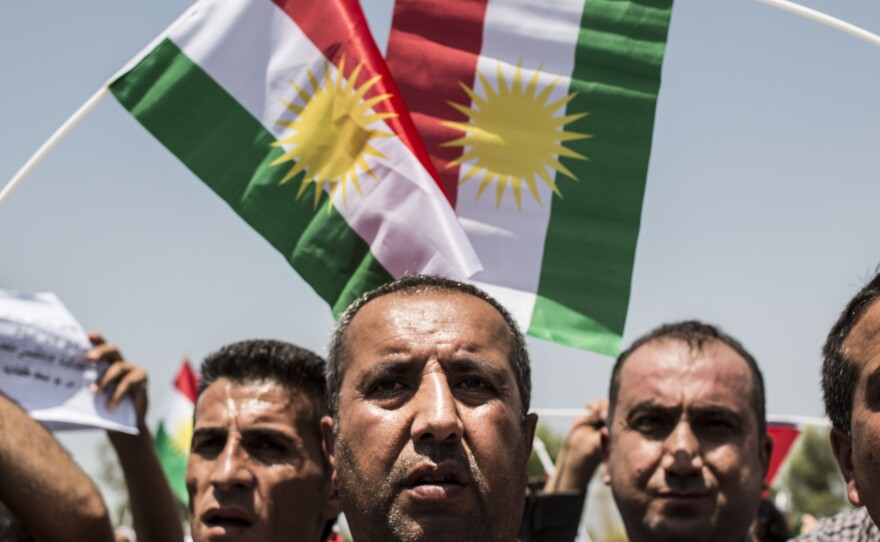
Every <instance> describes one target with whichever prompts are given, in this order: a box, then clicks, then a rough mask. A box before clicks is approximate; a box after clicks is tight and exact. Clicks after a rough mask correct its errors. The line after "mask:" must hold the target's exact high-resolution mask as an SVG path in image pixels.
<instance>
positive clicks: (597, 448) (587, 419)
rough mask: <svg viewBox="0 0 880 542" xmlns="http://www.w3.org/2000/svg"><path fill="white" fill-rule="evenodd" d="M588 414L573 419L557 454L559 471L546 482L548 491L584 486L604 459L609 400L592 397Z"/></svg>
mask: <svg viewBox="0 0 880 542" xmlns="http://www.w3.org/2000/svg"><path fill="white" fill-rule="evenodd" d="M587 410H588V411H589V413H588V414H586V415H585V416H582V417H580V418H578V419H577V420H575V421H574V424H572V427H571V430H570V431H569V432H568V436H566V438H565V444H564V445H563V446H562V449H561V450H560V451H559V455H558V456H557V457H556V471H555V472H554V473H553V475H552V476H550V478H549V479H548V480H547V483H546V484H545V485H544V492H545V493H558V492H561V491H572V490H584V489H586V487H587V484H589V483H590V479H591V478H592V477H593V474H594V473H595V472H596V469H597V468H599V465H600V464H601V463H602V444H601V438H600V431H601V430H602V428H603V427H605V417H606V416H607V415H608V413H607V411H608V400H607V399H602V400H597V401H592V402H590V403H589V404H588V405H587Z"/></svg>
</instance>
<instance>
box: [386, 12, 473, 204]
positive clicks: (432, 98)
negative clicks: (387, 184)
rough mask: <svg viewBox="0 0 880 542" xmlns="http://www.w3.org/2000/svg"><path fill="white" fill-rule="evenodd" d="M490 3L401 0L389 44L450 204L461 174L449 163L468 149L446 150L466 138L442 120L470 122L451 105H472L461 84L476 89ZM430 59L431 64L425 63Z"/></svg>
mask: <svg viewBox="0 0 880 542" xmlns="http://www.w3.org/2000/svg"><path fill="white" fill-rule="evenodd" d="M487 3H488V0H472V1H468V2H457V3H456V4H455V9H450V7H449V2H448V1H447V0H397V1H396V2H395V4H394V19H393V22H392V24H391V36H390V38H389V40H388V54H387V55H386V58H387V61H388V67H389V68H390V69H391V73H393V74H394V77H395V79H396V80H397V84H398V86H399V88H400V91H401V92H402V93H403V99H404V100H405V101H406V104H407V105H408V106H409V108H410V112H411V114H412V116H413V120H414V121H415V123H416V126H417V127H418V129H419V134H420V135H421V136H422V140H423V141H424V142H425V146H426V147H427V148H428V152H429V153H430V154H431V158H432V159H433V161H434V166H435V167H436V168H437V172H438V173H439V174H440V181H441V183H442V184H443V186H444V188H445V189H446V193H447V195H448V197H449V201H450V202H452V204H453V206H454V205H455V202H456V198H457V195H458V170H459V168H458V167H457V166H456V167H446V165H447V164H448V163H449V162H451V161H452V160H455V159H456V158H458V157H459V156H461V154H462V152H464V149H463V148H462V147H441V145H442V144H443V143H446V142H448V141H451V140H453V139H456V138H458V137H461V136H462V135H463V134H462V133H461V132H460V131H458V130H455V129H453V128H447V127H446V126H443V125H442V124H440V120H438V119H445V120H448V121H456V122H467V120H468V118H467V116H466V115H464V114H463V113H460V112H458V111H457V110H455V109H453V108H452V107H451V106H450V105H449V102H454V103H459V104H464V105H466V106H467V105H470V103H471V99H470V97H469V96H468V95H467V93H465V91H464V90H462V88H461V83H463V84H465V85H467V86H468V87H471V88H473V86H474V78H475V74H476V70H477V59H478V57H479V54H480V50H481V49H482V47H483V19H484V17H485V15H486V4H487ZM425 59H430V62H425Z"/></svg>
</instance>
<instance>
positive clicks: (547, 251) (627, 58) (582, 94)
mask: <svg viewBox="0 0 880 542" xmlns="http://www.w3.org/2000/svg"><path fill="white" fill-rule="evenodd" d="M671 12H672V1H671V0H665V1H660V0H658V1H656V2H650V3H644V4H640V3H636V2H626V1H620V0H589V1H588V2H586V5H585V7H584V13H583V17H582V21H581V32H580V36H579V39H578V44H577V49H576V52H575V71H574V73H573V74H572V82H571V86H570V89H569V92H577V93H578V94H577V96H576V97H575V98H574V100H572V102H571V103H570V104H569V106H568V114H572V113H575V112H588V113H589V115H587V116H586V117H584V118H582V119H580V120H578V121H575V122H573V123H571V124H569V125H567V126H566V128H565V129H566V130H567V131H573V132H578V133H585V134H592V136H593V137H592V138H591V139H582V140H577V141H572V142H568V143H566V146H567V147H569V148H570V149H572V150H573V151H575V152H577V153H580V154H582V155H584V156H586V157H588V160H587V161H582V160H573V159H568V158H562V160H561V162H562V163H563V164H564V165H565V166H566V167H567V168H569V169H570V170H571V171H572V172H573V173H574V175H575V176H576V177H577V178H578V182H571V181H570V180H569V179H567V178H565V177H562V176H561V175H557V179H556V182H557V183H559V185H560V186H564V189H563V198H554V199H553V202H552V213H551V218H550V224H549V226H548V231H547V238H546V244H545V247H544V260H543V266H542V271H541V279H540V284H539V286H538V298H537V300H536V302H535V309H534V313H533V315H532V321H531V323H530V326H529V334H530V335H533V336H536V337H540V338H544V339H549V340H553V341H557V342H562V343H565V344H569V345H572V346H576V347H579V348H585V349H589V350H593V351H596V352H601V353H605V354H608V355H617V353H618V351H619V350H620V341H621V335H622V334H623V327H624V322H625V319H626V310H627V306H628V304H629V295H630V283H631V280H632V267H633V260H634V258H635V249H636V241H637V239H638V232H639V222H640V220H641V213H642V199H643V197H644V192H645V178H646V176H647V171H648V158H649V156H650V151H651V135H652V133H653V129H654V111H655V109H656V104H657V92H658V90H659V87H660V70H661V67H662V62H663V53H664V50H665V47H666V34H667V30H668V27H669V17H670V14H671Z"/></svg>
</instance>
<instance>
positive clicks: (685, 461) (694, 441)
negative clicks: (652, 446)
mask: <svg viewBox="0 0 880 542" xmlns="http://www.w3.org/2000/svg"><path fill="white" fill-rule="evenodd" d="M663 468H664V469H665V470H666V472H668V473H670V474H673V475H676V476H688V475H692V474H694V473H696V472H699V471H700V470H701V469H702V468H703V455H702V452H701V450H700V440H699V439H698V438H697V435H696V434H694V431H693V428H691V424H690V423H689V422H688V421H687V420H681V421H680V422H678V425H676V426H675V428H674V429H673V430H672V432H671V433H670V434H669V436H668V437H667V438H666V442H665V450H664V456H663Z"/></svg>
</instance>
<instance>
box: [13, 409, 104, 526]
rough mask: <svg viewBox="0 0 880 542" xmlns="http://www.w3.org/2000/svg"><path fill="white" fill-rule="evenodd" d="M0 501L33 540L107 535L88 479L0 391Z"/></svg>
mask: <svg viewBox="0 0 880 542" xmlns="http://www.w3.org/2000/svg"><path fill="white" fill-rule="evenodd" d="M0 435H2V438H0V501H2V502H3V504H5V505H6V507H7V508H8V509H9V510H10V511H11V512H12V514H13V515H15V517H16V518H18V520H19V521H21V523H22V524H23V525H24V526H25V527H27V529H28V530H29V531H30V532H31V533H32V534H33V535H34V536H35V537H36V538H37V539H38V540H59V541H66V540H70V541H78V540H99V541H101V540H107V541H112V540H113V529H112V527H111V525H110V517H109V515H108V513H107V507H106V506H104V500H103V499H102V498H101V494H100V492H99V491H98V488H97V487H96V486H95V484H94V483H92V480H91V479H89V477H88V476H87V475H86V474H85V473H84V472H83V471H82V469H80V468H79V466H78V465H77V464H76V463H75V462H74V461H73V459H71V457H70V455H68V454H67V452H66V451H65V450H64V448H62V447H61V445H60V444H59V443H58V441H56V440H55V438H54V437H53V436H52V435H51V434H50V433H49V432H48V431H47V430H46V429H45V428H44V427H43V426H42V425H40V424H39V423H37V422H36V421H34V420H33V419H31V417H30V416H29V415H28V414H27V413H26V412H25V411H23V410H22V409H21V408H20V407H19V406H18V405H17V404H16V403H15V402H13V401H12V400H10V399H9V398H8V397H6V396H5V395H3V394H2V393H0Z"/></svg>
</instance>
